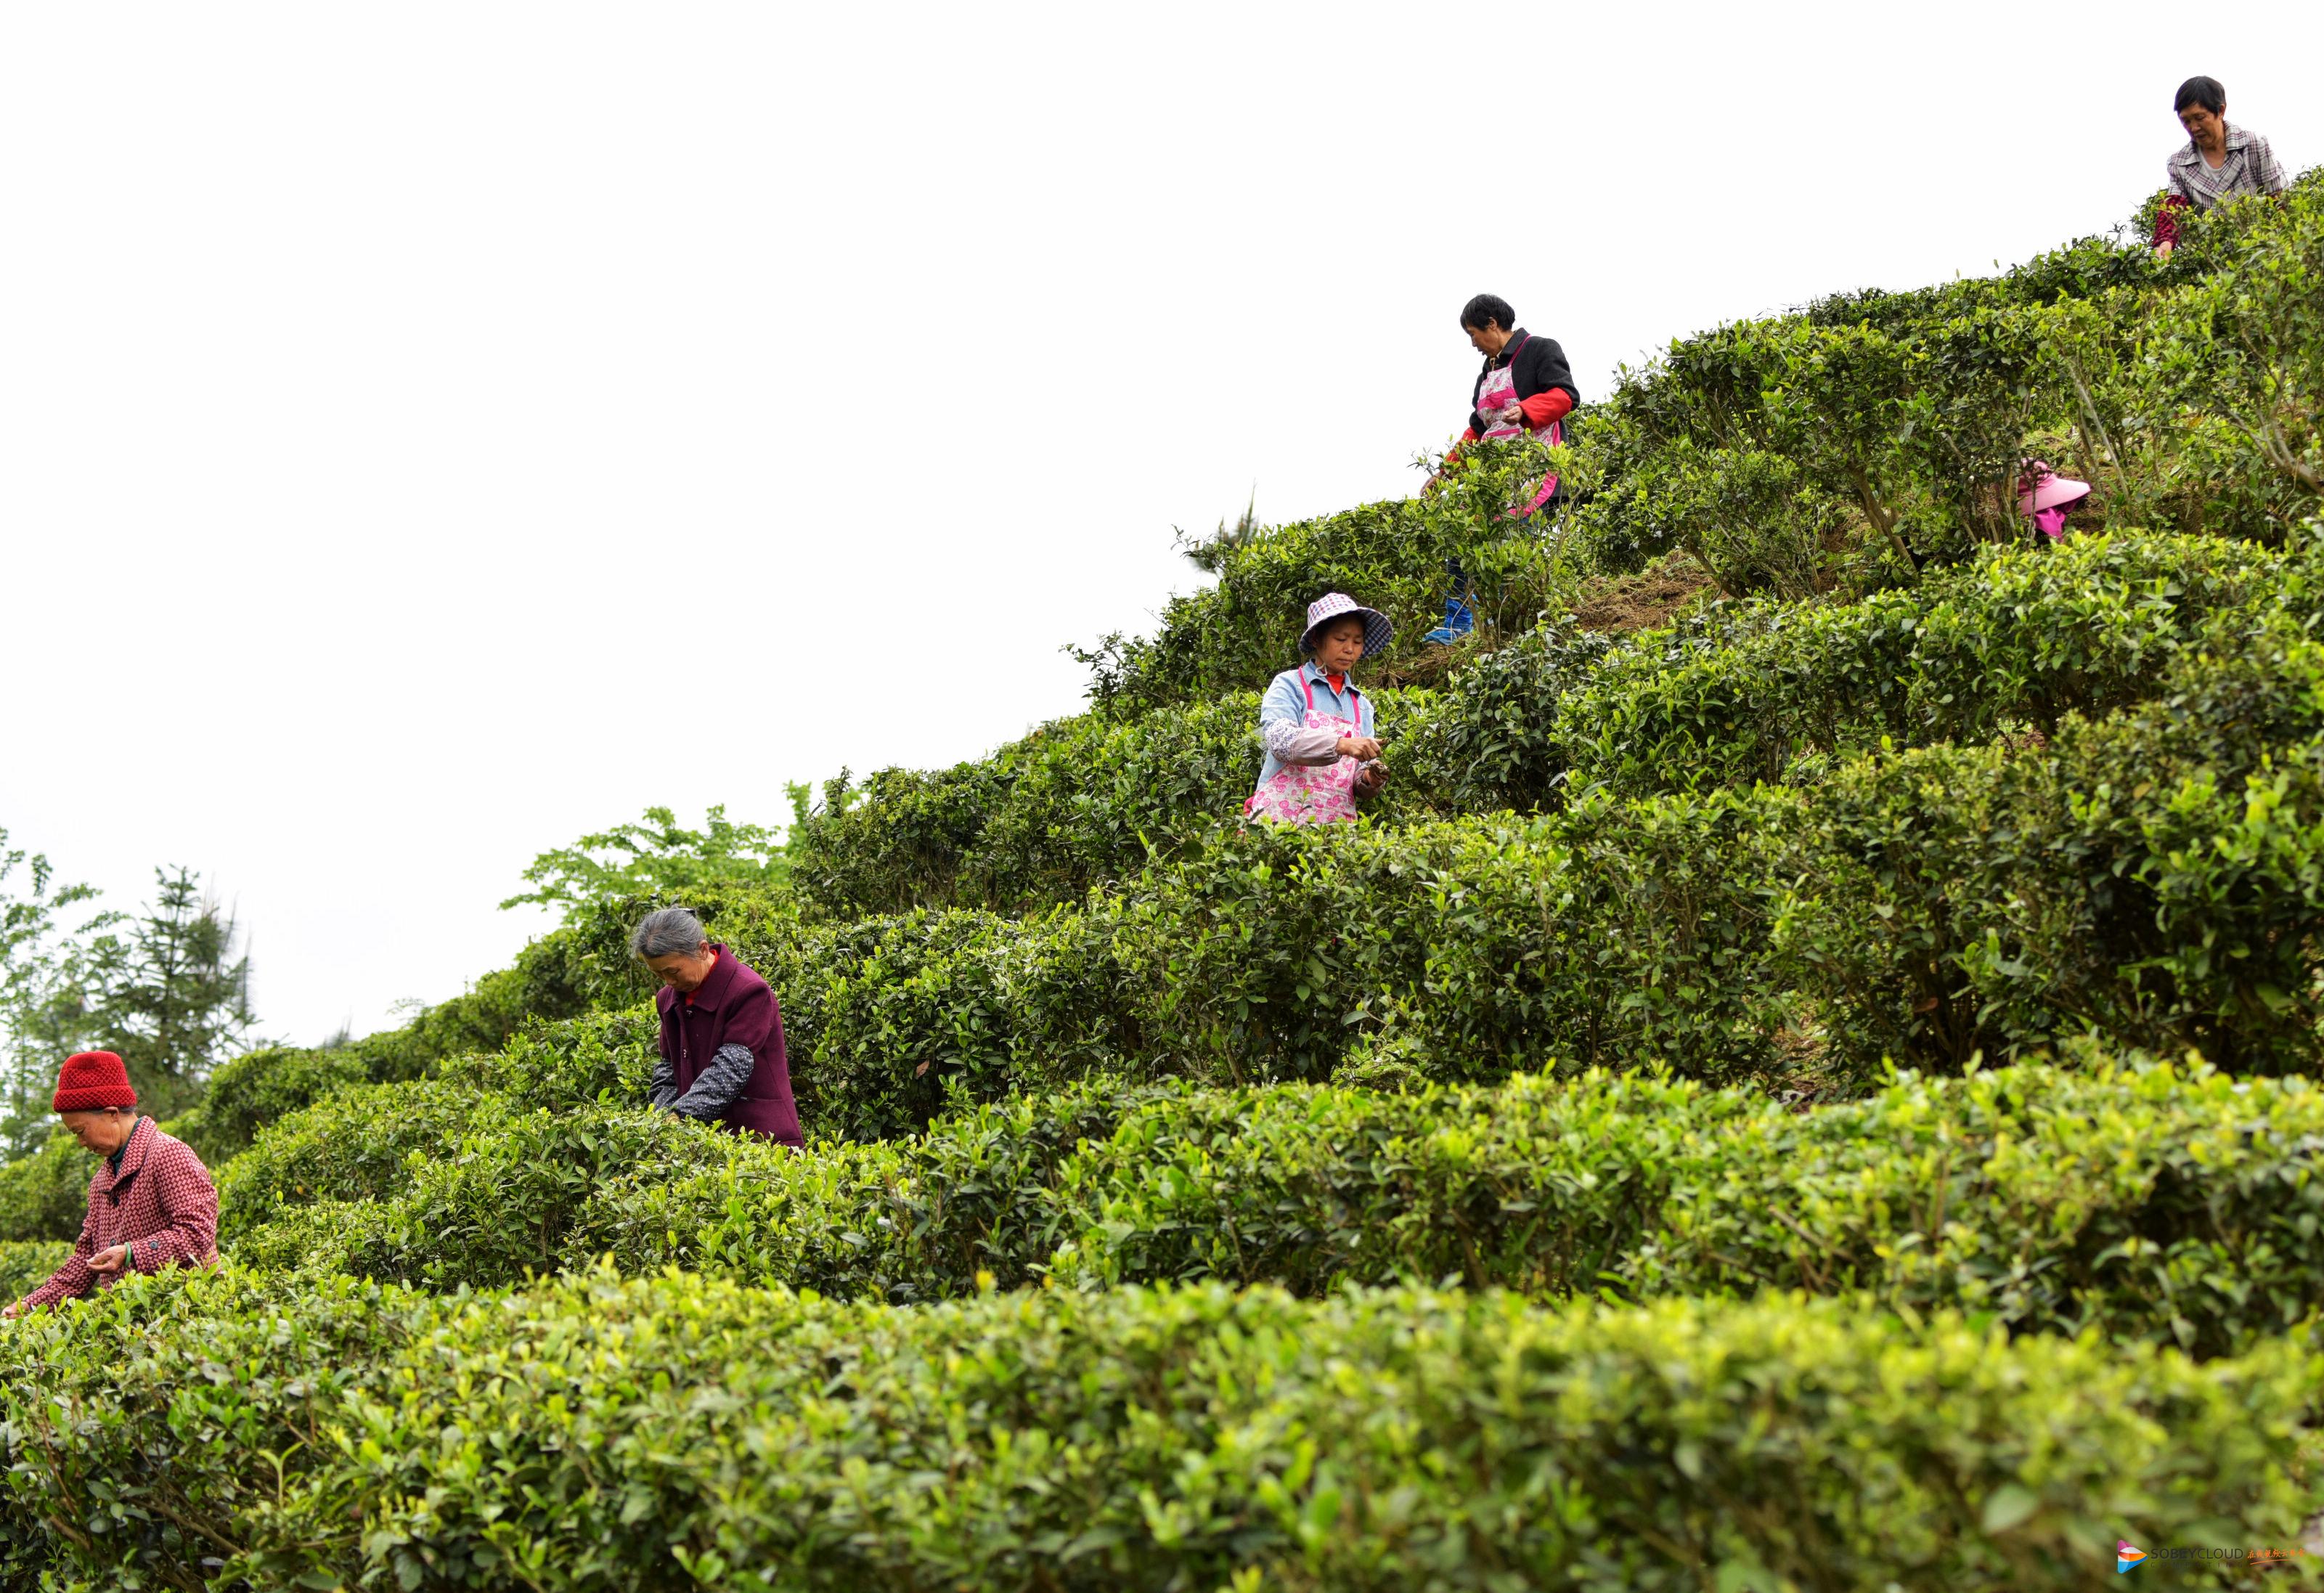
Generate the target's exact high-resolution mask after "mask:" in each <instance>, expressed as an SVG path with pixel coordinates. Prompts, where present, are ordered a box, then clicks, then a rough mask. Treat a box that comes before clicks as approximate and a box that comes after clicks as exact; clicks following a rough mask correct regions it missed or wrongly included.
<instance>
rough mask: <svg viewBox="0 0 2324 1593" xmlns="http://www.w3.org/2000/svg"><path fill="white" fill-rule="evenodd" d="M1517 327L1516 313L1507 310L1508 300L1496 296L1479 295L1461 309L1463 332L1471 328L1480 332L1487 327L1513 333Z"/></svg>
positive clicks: (1489, 294) (1509, 309)
mask: <svg viewBox="0 0 2324 1593" xmlns="http://www.w3.org/2000/svg"><path fill="white" fill-rule="evenodd" d="M1471 327H1475V328H1476V329H1477V330H1479V331H1480V332H1481V331H1483V330H1484V329H1485V328H1486V327H1499V328H1500V329H1501V330H1502V331H1504V332H1514V331H1516V330H1517V311H1515V310H1513V309H1511V308H1509V301H1508V299H1503V298H1500V297H1499V296H1498V295H1495V294H1491V293H1480V294H1478V295H1477V296H1476V297H1475V298H1474V299H1471V300H1469V302H1468V303H1466V304H1464V305H1462V307H1461V329H1462V331H1463V332H1465V331H1467V330H1469V329H1470V328H1471Z"/></svg>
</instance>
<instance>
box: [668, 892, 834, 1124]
mask: <svg viewBox="0 0 2324 1593" xmlns="http://www.w3.org/2000/svg"><path fill="white" fill-rule="evenodd" d="M630 950H631V951H632V953H636V955H637V956H638V958H639V959H640V960H641V961H642V962H644V963H645V965H646V966H647V967H648V968H650V969H651V970H653V971H654V974H655V976H656V977H658V978H659V980H660V981H661V983H662V988H661V989H660V990H658V991H656V992H655V993H654V1006H655V1008H657V1009H658V1010H659V1012H660V1014H661V1040H660V1045H661V1060H660V1061H659V1063H658V1064H655V1067H654V1071H653V1080H652V1082H651V1083H650V1084H649V1085H648V1086H647V1093H648V1094H649V1095H650V1097H651V1098H652V1100H653V1104H654V1105H656V1106H658V1107H661V1108H663V1109H665V1110H669V1111H673V1112H676V1113H677V1114H678V1116H680V1117H682V1118H694V1119H699V1120H700V1121H702V1122H705V1123H715V1124H716V1125H718V1127H720V1128H728V1129H732V1130H734V1131H735V1132H738V1133H743V1134H761V1135H764V1136H765V1137H768V1138H770V1139H779V1140H781V1141H782V1142H783V1143H784V1144H785V1145H794V1146H795V1145H798V1144H799V1143H800V1142H801V1141H800V1137H799V1125H798V1108H797V1107H795V1106H794V1105H793V1104H792V1102H791V1070H790V1063H789V1060H788V1057H786V1056H785V1055H784V1053H783V1015H782V1011H781V1009H780V1008H778V1007H777V1006H776V1004H775V992H774V991H773V990H770V989H769V988H768V985H767V981H765V980H763V979H761V978H760V977H759V976H758V974H757V973H756V972H754V971H752V969H751V968H750V967H749V966H748V965H747V964H745V963H744V962H743V961H742V959H741V958H740V957H737V956H736V955H735V954H734V953H733V951H731V950H730V949H728V948H727V947H726V946H724V945H714V944H711V940H710V937H709V936H708V935H705V934H704V933H703V930H702V922H701V920H700V919H698V918H696V916H694V915H693V914H692V913H690V912H688V911H687V910H686V909H685V908H684V907H662V908H660V909H659V910H657V911H655V912H651V913H648V914H647V915H646V916H644V917H643V918H641V919H640V920H639V921H638V926H637V928H636V929H634V930H632V932H631V934H630Z"/></svg>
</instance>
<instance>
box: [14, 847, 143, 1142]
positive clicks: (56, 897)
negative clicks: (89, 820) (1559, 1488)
mask: <svg viewBox="0 0 2324 1593" xmlns="http://www.w3.org/2000/svg"><path fill="white" fill-rule="evenodd" d="M20 893H21V894H20ZM96 898H97V890H96V889H95V888H94V887H92V886H88V885H60V884H58V883H57V881H56V875H55V870H53V869H52V868H51V865H50V862H49V860H48V858H47V857H46V856H45V855H43V854H42V853H39V852H26V851H24V850H23V849H22V848H15V849H13V850H12V849H11V848H10V847H9V845H8V832H7V831H6V830H5V829H0V1156H17V1155H20V1154H22V1153H23V1152H24V1151H27V1150H29V1149H32V1147H33V1146H35V1145H36V1144H37V1143H38V1142H39V1140H40V1138H41V1137H42V1135H43V1134H44V1133H45V1131H46V1127H47V1119H48V1112H49V1091H50V1086H51V1084H53V1083H54V1082H55V1080H56V1067H57V1059H58V1058H59V1057H60V1056H63V1055H66V1054H69V1053H70V1052H72V1051H74V1050H77V1049H78V1048H80V1046H81V1044H82V1042H83V1041H84V1040H85V1039H86V1038H87V1037H88V1033H89V1032H90V1031H89V1026H88V1007H89V1002H88V987H89V985H90V983H91V982H92V981H93V979H94V976H95V969H94V965H93V964H94V955H93V947H92V943H93V942H94V941H95V940H96V939H97V937H98V936H100V935H103V934H104V933H105V932H106V930H108V929H110V928H111V927H112V926H113V925H115V924H117V923H118V922H120V918H121V915H119V914H117V913H105V912H100V913H96V914H92V915H90V916H88V917H86V918H84V919H82V920H81V921H80V922H78V923H74V922H71V921H70V920H71V918H72V916H73V912H74V909H76V908H78V907H83V906H85V905H86V904H87V903H89V902H91V901H94V900H95V899H96Z"/></svg>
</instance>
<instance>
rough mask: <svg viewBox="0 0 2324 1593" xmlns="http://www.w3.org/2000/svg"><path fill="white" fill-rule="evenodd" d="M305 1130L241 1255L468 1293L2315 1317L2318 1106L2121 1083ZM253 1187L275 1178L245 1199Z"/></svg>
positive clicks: (479, 1112)
mask: <svg viewBox="0 0 2324 1593" xmlns="http://www.w3.org/2000/svg"><path fill="white" fill-rule="evenodd" d="M389 1088H390V1089H391V1090H392V1089H398V1088H403V1089H408V1088H410V1087H408V1086H404V1087H398V1086H391V1087H389ZM374 1104H377V1103H374ZM350 1110H356V1109H355V1108H352V1107H351V1109H350ZM330 1115H331V1114H329V1113H327V1112H322V1111H319V1110H318V1112H317V1113H314V1114H310V1117H320V1118H323V1119H326V1122H327V1120H328V1119H329V1118H330ZM315 1126H316V1125H314V1124H312V1123H310V1122H305V1121H294V1122H293V1123H291V1124H286V1125H284V1126H283V1127H282V1128H278V1129H276V1130H273V1131H272V1132H271V1133H270V1134H269V1135H268V1136H267V1137H264V1138H262V1140H261V1143H260V1146H259V1148H258V1150H257V1151H256V1152H254V1154H253V1156H252V1157H250V1158H246V1159H245V1160H246V1164H247V1169H246V1168H245V1166H244V1165H241V1164H238V1165H237V1168H236V1174H237V1182H236V1183H235V1186H234V1189H233V1192H232V1193H231V1195H230V1198H229V1200H228V1202H227V1211H228V1222H227V1224H226V1228H227V1234H228V1244H229V1246H230V1248H232V1250H233V1253H234V1254H235V1256H236V1257H238V1258H239V1259H241V1260H243V1261H244V1262H245V1263H249V1264H252V1265H261V1266H266V1265H272V1266H296V1265H300V1264H305V1263H314V1264H318V1265H328V1266H336V1267H338V1268H340V1269H342V1270H346V1271H348V1272H352V1273H355V1274H360V1275H372V1276H378V1277H383V1278H393V1279H396V1280H398V1281H401V1282H405V1283H417V1284H425V1285H429V1286H431V1287H436V1288H452V1287H457V1286H459V1285H475V1286H483V1287H490V1286H493V1285H503V1284H508V1283H512V1282H516V1281H519V1280H521V1278H522V1277H523V1275H524V1274H525V1272H526V1271H527V1270H528V1269H530V1270H531V1271H534V1272H539V1273H547V1272H550V1271H554V1270H558V1269H559V1268H566V1269H586V1267H587V1266H589V1265H590V1264H592V1263H593V1262H594V1261H595V1260H596V1259H597V1258H599V1257H611V1258H612V1259H613V1262H614V1264H615V1265H616V1266H618V1267H619V1268H620V1269H621V1270H622V1272H623V1273H625V1274H629V1275H641V1274H651V1273H654V1272H658V1271H659V1270H660V1269H662V1268H663V1267H665V1266H673V1265H675V1266H683V1267H685V1268H686V1269H687V1270H689V1271H695V1272H701V1273H705V1274H715V1275H725V1276H731V1277H734V1278H737V1279H739V1280H742V1281H745V1282H752V1283H773V1284H780V1285H788V1286H790V1287H795V1288H812V1289H815V1290H817V1291H819V1292H822V1293H825V1294H837V1295H846V1296H863V1295H869V1296H873V1297H879V1298H886V1299H890V1300H896V1301H911V1300H927V1299H940V1298H944V1297H946V1296H949V1295H954V1294H965V1293H967V1292H969V1291H970V1290H971V1289H973V1287H974V1286H975V1284H976V1280H977V1279H978V1278H979V1277H990V1278H994V1279H997V1280H998V1281H999V1282H1000V1283H1001V1284H1002V1285H1006V1286H1012V1287H1013V1286H1016V1285H1020V1284H1027V1283H1035V1282H1039V1281H1042V1280H1044V1279H1048V1280H1054V1281H1057V1282H1064V1283H1074V1284H1082V1285H1093V1284H1113V1283H1121V1282H1140V1283H1151V1282H1157V1281H1170V1280H1187V1279H1194V1278H1204V1277H1218V1278H1222V1279H1224V1280H1226V1281H1229V1282H1232V1283H1239V1284H1241V1283H1259V1282H1266V1283H1274V1284H1279V1285H1285V1286H1287V1287H1290V1288H1292V1289H1294V1290H1296V1291H1298V1292H1301V1293H1305V1294H1320V1293H1323V1292H1325V1291H1327V1290H1329V1289H1330V1288H1332V1287H1333V1286H1334V1285H1339V1284H1342V1283H1345V1282H1349V1281H1355V1282H1360V1283H1368V1284H1386V1283H1394V1282H1423V1283H1433V1282H1438V1281H1452V1280H1459V1281H1462V1282H1464V1283H1466V1284H1468V1285H1470V1286H1472V1287H1479V1288H1481V1287H1487V1286H1505V1287H1510V1288H1517V1289H1523V1290H1526V1291H1529V1292H1534V1293H1540V1294H1591V1293H1594V1292H1597V1291H1599V1290H1600V1289H1611V1290H1615V1291H1619V1292H1621V1293H1624V1294H1630V1295H1633V1296H1636V1297H1640V1298H1644V1297H1646V1296H1650V1295H1656V1294H1702V1293H1717V1292H1722V1291H1738V1290H1740V1291H1749V1290H1753V1289H1757V1288H1760V1287H1763V1286H1776V1287H1784V1288H1805V1289H1811V1290H1813V1291H1816V1292H1819V1293H1836V1292H1848V1293H1862V1294H1868V1295H1870V1296H1872V1297H1874V1298H1876V1299H1877V1300H1878V1301H1880V1302H1881V1303H1885V1304H1888V1305H1891V1306H1894V1307H1895V1308H1897V1309H1899V1310H1906V1311H1918V1312H1926V1311H1930V1310H1934V1309H1941V1308H1960V1309H1964V1310H1975V1311H1981V1312H1989V1313H1992V1314H1993V1315H1995V1316H1996V1317H1997V1320H1999V1321H2002V1322H2003V1323H2004V1324H2005V1325H2006V1326H2008V1327H2010V1328H2012V1329H2014V1330H2043V1331H2080V1330H2081V1329H2083V1328H2086V1327H2095V1328H2097V1329H2098V1330H2100V1331H2103V1332H2105V1333H2107V1335H2109V1336H2111V1337H2116V1338H2121V1339H2154V1340H2163V1341H2165V1342H2173V1343H2176V1344H2178V1345H2179V1346H2180V1347H2181V1348H2184V1349H2190V1350H2193V1351H2198V1352H2200V1353H2202V1354H2206V1355H2217V1354H2221V1353H2226V1352H2228V1351H2231V1350H2233V1349H2237V1348H2238V1347H2240V1346H2243V1345H2246V1344H2248V1343H2250V1342H2252V1341H2253V1340H2255V1339H2257V1338H2259V1337H2262V1336H2264V1335H2266V1334H2268V1333H2272V1332H2281V1331H2284V1330H2285V1329H2286V1328H2288V1327H2290V1326H2291V1325H2292V1324H2294V1323H2297V1322H2298V1321H2301V1320H2302V1319H2304V1318H2306V1317H2307V1316H2309V1315H2310V1314H2311V1313H2313V1312H2317V1311H2319V1309H2324V1149H2319V1147H2324V1090H2319V1089H2318V1088H2317V1087H2315V1086H2314V1085H2312V1084H2310V1083H2309V1082H2306V1081H2292V1082H2271V1081H2264V1080H2262V1081H2247V1082H2238V1081H2236V1080H2234V1079H2231V1078H2229V1077H2227V1075H2224V1074H2220V1073H2212V1072H2209V1071H2207V1070H2197V1071H2196V1072H2194V1073H2183V1072H2181V1071H2179V1070H2175V1069H2172V1068H2168V1067H2151V1066H2150V1067H2143V1068H2119V1067H2116V1066H2114V1065H2112V1064H2107V1063H2105V1062H2104V1061H2103V1060H2100V1059H2095V1058H2083V1059H2081V1061H2080V1065H2079V1066H2077V1067H2075V1068H2061V1067H2055V1066H2033V1065H2029V1066H2024V1067H2021V1068H2015V1069H2009V1070H2003V1071H2000V1072H1997V1073H1979V1074H1975V1075H1972V1076H1970V1077H1969V1078H1967V1079H1963V1080H1951V1081H1943V1080H1937V1081H1932V1080H1924V1079H1909V1078H1908V1079H1905V1080H1902V1081H1899V1082H1894V1083H1892V1084H1890V1085H1888V1086H1886V1088H1884V1089H1883V1090H1882V1091H1879V1092H1878V1093H1877V1094H1876V1095H1874V1096H1872V1097H1871V1098H1869V1099H1867V1100H1862V1101H1858V1102H1850V1103H1845V1104H1840V1105H1835V1106H1827V1107H1823V1108H1820V1109H1817V1110H1812V1111H1809V1112H1805V1113H1800V1112H1795V1111H1793V1110H1789V1109H1788V1108H1786V1107H1784V1106H1783V1105H1781V1104H1779V1103H1775V1102H1771V1101H1769V1100H1766V1098H1765V1096H1763V1095H1761V1094H1760V1093H1758V1092H1757V1091H1706V1090H1702V1089H1701V1088H1699V1087H1696V1086H1693V1085H1690V1084H1687V1083H1684V1082H1676V1081H1658V1080H1651V1079H1639V1078H1636V1077H1608V1076H1605V1075H1601V1074H1592V1075H1588V1076H1586V1077H1584V1078H1583V1079H1581V1080H1578V1081H1574V1082H1572V1083H1570V1084H1560V1083H1557V1082H1554V1081H1551V1080H1549V1079H1546V1078H1542V1077H1527V1076H1521V1077H1519V1078H1517V1079H1515V1080H1512V1081H1510V1082H1508V1083H1507V1084H1505V1085H1503V1086H1500V1087H1499V1088H1497V1089H1494V1090H1490V1091H1477V1090H1464V1091H1447V1090H1429V1091H1417V1092H1414V1093H1409V1094H1404V1095H1387V1094H1379V1093H1376V1092H1373V1091H1367V1090H1361V1089H1315V1088H1309V1087H1296V1086H1277V1087H1273V1088H1268V1089H1259V1090H1251V1091H1193V1090H1185V1089H1161V1090H1157V1089H1155V1088H1151V1087H1147V1088H1135V1089H1128V1088H1123V1087H1121V1086H1119V1085H1111V1084H1093V1085H1089V1086H1084V1087H1083V1088H1080V1089H1077V1090H1072V1091H1064V1092H1062V1093H1060V1094H1056V1095H1053V1096H1047V1097H1044V1098H1041V1099H1038V1100H1025V1099H1020V1100H1012V1101H1008V1102H1003V1103H1001V1104H999V1105H996V1106H989V1107H984V1108H980V1109H977V1110H973V1111H966V1112H963V1113H960V1114H958V1115H956V1116H954V1117H953V1118H950V1119H945V1120H944V1121H942V1122H940V1123H939V1124H937V1125H936V1127H935V1128H932V1129H931V1130H930V1131H929V1133H928V1134H927V1136H925V1137H921V1138H918V1139H914V1140H909V1141H898V1142H890V1143H887V1144H877V1145H844V1146H823V1147H819V1148H818V1149H817V1150H816V1152H814V1153H813V1154H811V1155H809V1156H804V1157H801V1156H793V1155H792V1154H790V1153H789V1152H788V1151H784V1150H781V1149H779V1148H777V1147H771V1146H760V1145H757V1144H753V1143H749V1142H738V1141H734V1140H732V1139H729V1138H725V1137H720V1136H715V1135H711V1134H708V1133H705V1132H701V1131H697V1130H695V1129H692V1128H686V1127H684V1126H681V1125H678V1124H676V1123H673V1122H671V1121H670V1120H669V1119H666V1118H662V1117H659V1116H657V1115H654V1114H650V1113H646V1112H642V1111H639V1110H633V1109H632V1110H614V1109H609V1108H606V1107H603V1106H598V1105H590V1106H586V1107H582V1108H580V1109H578V1110H569V1111H565V1112H556V1111H551V1110H546V1109H533V1110H512V1109H511V1107H510V1105H509V1103H508V1101H507V1100H506V1098H504V1097H497V1096H494V1097H486V1098H484V1099H483V1100H479V1101H476V1102H475V1105H474V1110H472V1111H471V1112H470V1114H469V1115H468V1116H467V1117H466V1119H455V1118H452V1117H449V1116H447V1117H446V1118H445V1119H443V1120H441V1121H439V1122H438V1124H437V1125H436V1127H435V1128H434V1131H433V1133H432V1134H431V1135H429V1136H428V1137H426V1139H425V1141H424V1143H420V1144H419V1145H417V1146H415V1149H417V1151H418V1153H419V1154H416V1155H413V1156H410V1159H409V1162H408V1165H406V1166H405V1168H404V1169H403V1174H402V1176H401V1178H399V1179H397V1180H395V1181H394V1183H392V1187H389V1188H382V1187H381V1186H380V1185H379V1184H378V1183H375V1182H374V1181H373V1180H372V1179H371V1178H369V1176H368V1175H367V1174H366V1173H365V1172H364V1170H363V1169H360V1168H352V1169H348V1170H346V1176H343V1177H341V1178H339V1179H337V1180H335V1181H328V1182H323V1183H317V1184H312V1185H307V1184H300V1185H298V1186H295V1187H286V1186H285V1185H286V1183H287V1180H286V1178H285V1172H286V1167H287V1166H288V1165H289V1164H290V1162H291V1158H288V1157H279V1156H270V1154H269V1153H270V1151H271V1150H272V1141H273V1140H275V1139H276V1138H278V1137H281V1138H284V1139H289V1140H291V1141H293V1142H294V1143H295V1142H297V1141H300V1140H301V1139H304V1138H305V1137H308V1136H309V1134H310V1133H311V1131H312V1130H313V1128H315ZM262 1165H263V1166H268V1167H269V1168H270V1170H271V1172H272V1179H271V1181H269V1182H265V1183H262V1181H261V1180H260V1179H259V1178H257V1177H255V1176H244V1175H243V1174H244V1173H245V1171H246V1170H254V1169H255V1168H257V1167H259V1166H262ZM298 1175H300V1176H309V1177H311V1176H316V1174H314V1173H313V1172H312V1170H311V1167H310V1166H309V1167H300V1168H299V1169H298ZM277 1197H280V1199H281V1204H276V1203H275V1200H276V1198H277ZM382 1197H385V1198H382Z"/></svg>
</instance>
